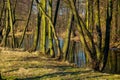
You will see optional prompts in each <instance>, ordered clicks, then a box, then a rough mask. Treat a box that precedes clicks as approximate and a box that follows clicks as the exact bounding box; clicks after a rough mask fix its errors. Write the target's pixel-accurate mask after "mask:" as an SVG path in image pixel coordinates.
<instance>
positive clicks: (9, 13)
mask: <svg viewBox="0 0 120 80" xmlns="http://www.w3.org/2000/svg"><path fill="white" fill-rule="evenodd" d="M119 19H120V0H0V47H1V48H3V47H8V48H12V49H13V50H16V49H21V48H22V49H23V50H24V51H28V52H30V53H31V52H36V51H38V54H41V55H47V57H49V58H53V59H55V60H58V61H63V62H66V61H68V62H69V63H74V64H75V65H76V66H79V67H89V68H91V69H92V70H94V71H99V72H103V71H104V72H112V73H120V62H119V60H120V20H119ZM108 67H109V68H108ZM106 69H107V70H106Z"/></svg>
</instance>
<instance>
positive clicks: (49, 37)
mask: <svg viewBox="0 0 120 80" xmlns="http://www.w3.org/2000/svg"><path fill="white" fill-rule="evenodd" d="M48 1H49V8H48V15H49V17H50V19H51V21H52V0H48ZM48 40H49V42H48V48H49V54H50V56H51V57H55V52H54V49H53V32H52V27H51V25H50V21H48Z"/></svg>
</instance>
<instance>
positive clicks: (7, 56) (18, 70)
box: [0, 49, 120, 80]
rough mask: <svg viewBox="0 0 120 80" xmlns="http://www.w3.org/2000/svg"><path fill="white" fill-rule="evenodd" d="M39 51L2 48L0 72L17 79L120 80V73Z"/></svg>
mask: <svg viewBox="0 0 120 80" xmlns="http://www.w3.org/2000/svg"><path fill="white" fill-rule="evenodd" d="M38 53H39V52H35V53H29V52H23V51H12V50H9V49H1V51H0V72H1V74H2V77H3V78H4V79H8V80H15V79H18V80H19V79H23V80H26V79H27V80H114V79H115V80H119V79H120V75H118V74H107V73H100V72H94V71H93V70H90V69H89V68H77V67H72V66H70V64H69V63H67V62H58V61H54V60H52V59H49V58H46V57H44V56H43V55H40V54H38Z"/></svg>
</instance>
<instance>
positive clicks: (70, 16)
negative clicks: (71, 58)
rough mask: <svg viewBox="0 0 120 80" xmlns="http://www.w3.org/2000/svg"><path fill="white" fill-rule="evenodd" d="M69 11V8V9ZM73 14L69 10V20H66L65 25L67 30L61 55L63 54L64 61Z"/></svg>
mask: <svg viewBox="0 0 120 80" xmlns="http://www.w3.org/2000/svg"><path fill="white" fill-rule="evenodd" d="M69 11H70V10H69ZM73 18H74V17H73V14H72V12H71V11H70V12H69V20H68V25H67V31H66V37H65V41H64V45H63V55H64V59H63V60H64V61H65V60H66V59H67V55H68V49H69V45H70V44H69V43H70V35H71V29H72V22H73Z"/></svg>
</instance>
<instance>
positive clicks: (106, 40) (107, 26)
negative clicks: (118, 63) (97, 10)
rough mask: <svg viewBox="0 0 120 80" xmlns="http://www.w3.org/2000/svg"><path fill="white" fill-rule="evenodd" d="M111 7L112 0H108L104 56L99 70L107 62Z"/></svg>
mask: <svg viewBox="0 0 120 80" xmlns="http://www.w3.org/2000/svg"><path fill="white" fill-rule="evenodd" d="M112 9H113V3H112V0H108V5H107V19H106V34H105V44H104V58H103V67H102V69H101V71H103V70H104V68H105V66H106V63H107V59H108V53H109V45H110V29H111V21H112Z"/></svg>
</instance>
